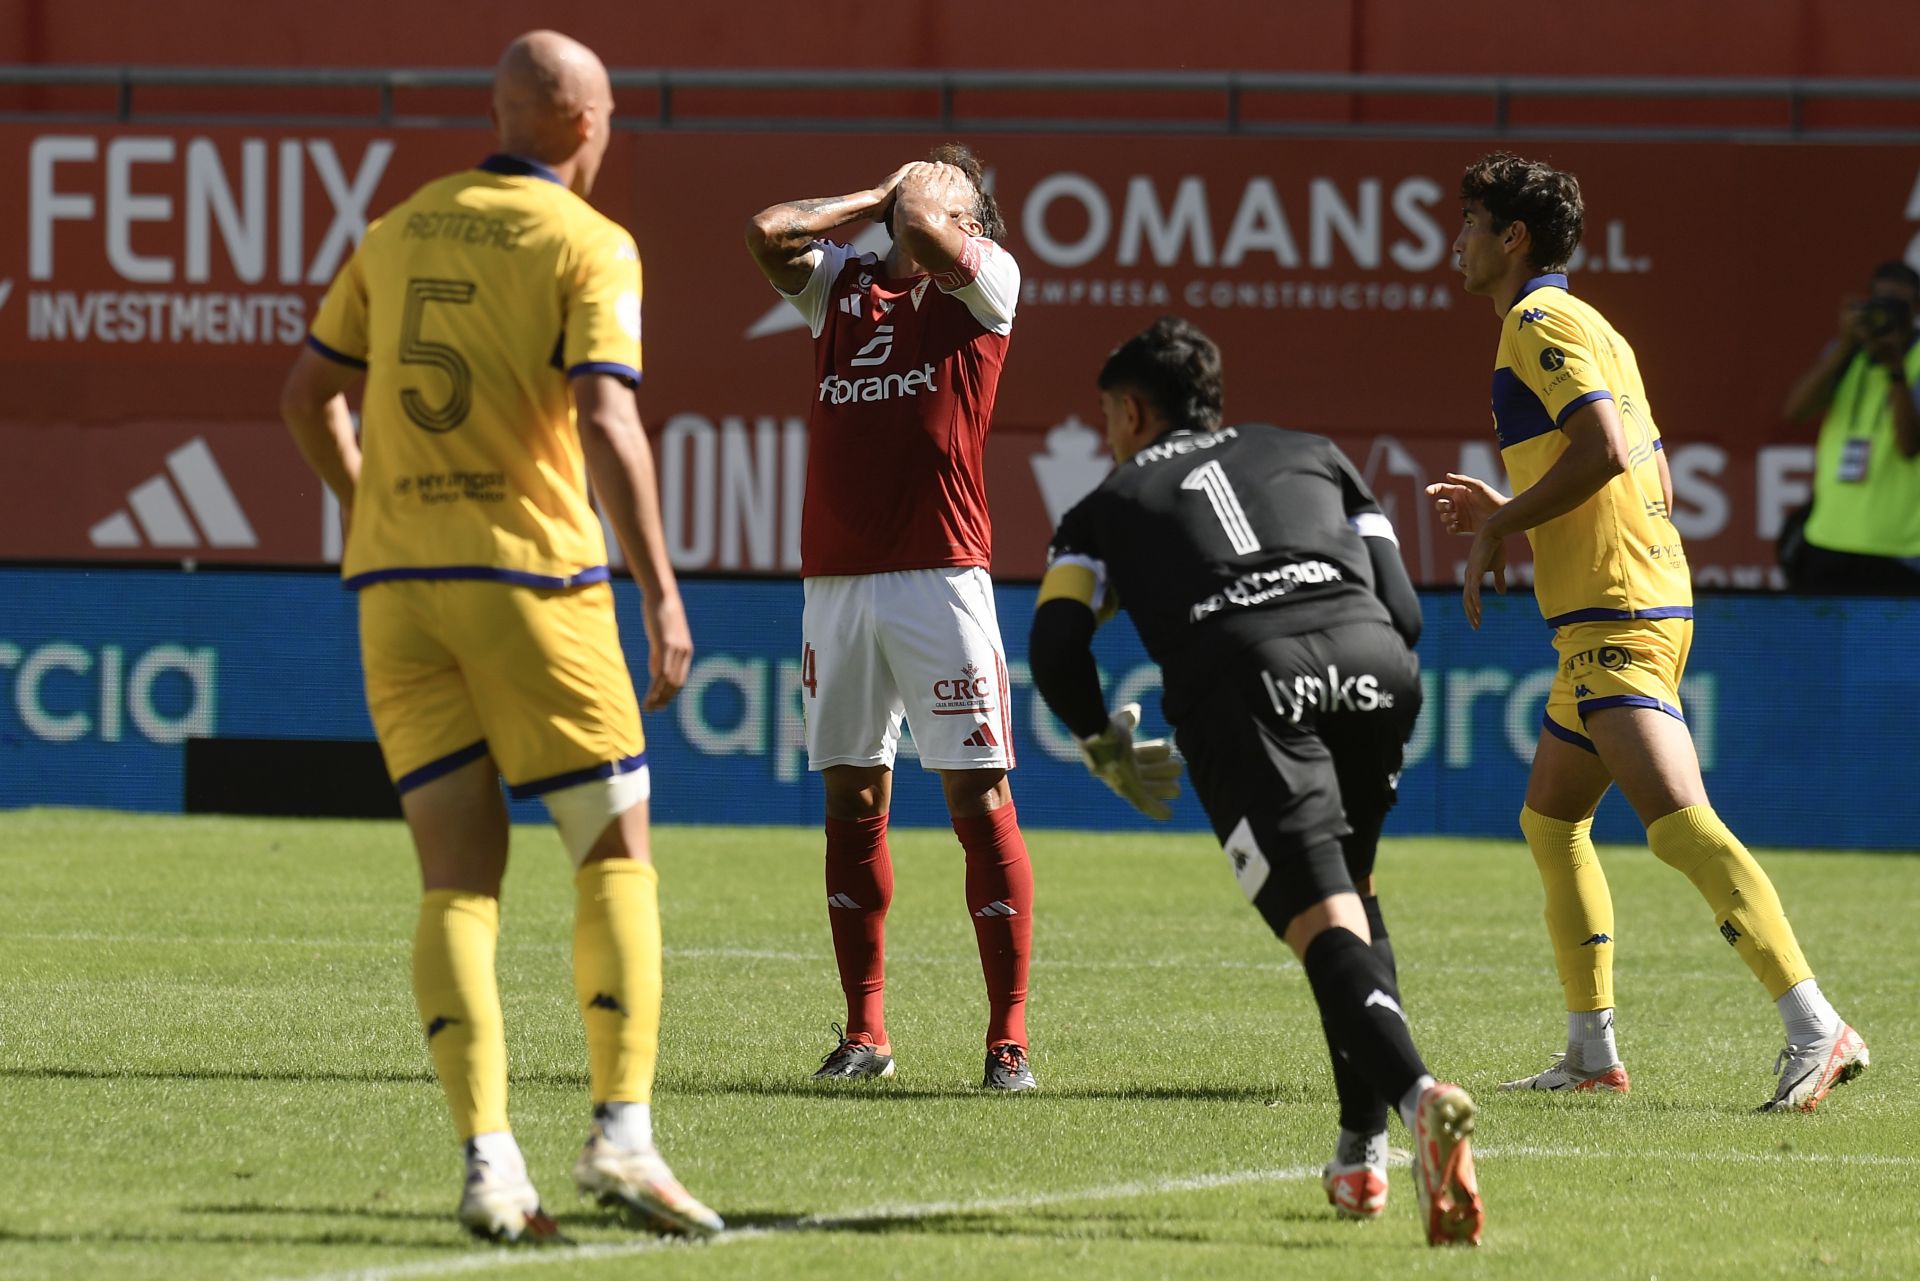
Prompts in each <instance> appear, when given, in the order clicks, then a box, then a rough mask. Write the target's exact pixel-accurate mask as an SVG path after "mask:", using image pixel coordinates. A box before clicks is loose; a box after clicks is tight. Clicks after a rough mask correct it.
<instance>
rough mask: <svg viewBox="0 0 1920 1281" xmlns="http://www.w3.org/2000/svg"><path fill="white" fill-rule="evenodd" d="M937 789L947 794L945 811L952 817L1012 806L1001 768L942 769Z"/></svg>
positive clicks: (1004, 775)
mask: <svg viewBox="0 0 1920 1281" xmlns="http://www.w3.org/2000/svg"><path fill="white" fill-rule="evenodd" d="M940 789H941V791H943V792H944V793H946V798H947V812H948V813H949V814H951V815H953V816H954V817H955V818H966V817H968V816H971V815H979V814H991V813H992V812H993V811H994V810H997V809H999V808H1000V807H1001V806H1002V805H1010V804H1012V803H1013V788H1012V787H1011V786H1010V785H1009V784H1008V782H1007V771H1005V770H1004V769H998V768H995V769H949V770H941V771H940Z"/></svg>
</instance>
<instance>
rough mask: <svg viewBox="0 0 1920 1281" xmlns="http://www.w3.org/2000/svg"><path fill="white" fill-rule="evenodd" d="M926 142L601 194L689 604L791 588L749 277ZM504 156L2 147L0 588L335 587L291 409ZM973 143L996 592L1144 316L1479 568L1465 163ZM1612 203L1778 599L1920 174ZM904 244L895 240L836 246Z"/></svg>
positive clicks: (1707, 160)
mask: <svg viewBox="0 0 1920 1281" xmlns="http://www.w3.org/2000/svg"><path fill="white" fill-rule="evenodd" d="M932 141H934V140H933V139H930V138H913V137H903V136H886V137H875V136H864V135H840V134H835V135H825V136H809V135H792V136H774V137H769V136H749V135H702V134H642V135H623V136H622V137H621V139H620V140H619V141H618V144H617V146H616V149H615V151H614V152H613V153H612V155H611V156H610V158H609V160H608V163H607V165H606V168H605V170H604V173H605V177H604V178H603V180H602V185H601V187H600V189H599V190H598V191H596V193H595V200H596V203H597V204H598V205H600V206H601V207H602V208H603V209H605V210H607V211H608V212H609V213H611V214H612V215H613V216H615V217H618V218H620V219H622V220H623V221H625V222H626V223H627V224H628V225H629V226H631V227H632V228H633V230H634V232H635V234H636V236H637V237H638V239H639V242H640V246H641V253H642V258H643V260H644V263H645V269H646V342H647V347H646V362H647V376H646V379H645V381H644V383H643V385H642V388H641V391H640V401H641V408H642V410H643V411H644V413H645V415H646V418H647V421H648V424H649V427H650V429H651V431H652V433H653V436H654V441H655V448H656V451H657V453H658V455H659V458H660V464H661V474H662V482H663V488H664V490H665V495H666V511H667V518H668V525H669V538H670V540H671V543H672V551H673V553H674V557H675V560H676V562H677V563H678V564H679V565H680V566H681V567H682V568H683V569H686V570H690V571H716V572H759V573H783V572H791V571H792V570H793V569H794V568H795V567H796V566H797V564H798V549H797V547H796V546H795V539H796V536H797V532H798V526H799V521H798V516H799V510H798V504H799V501H800V493H801V486H800V478H801V468H802V467H803V465H804V459H805V449H806V438H805V429H804V423H805V418H806V412H807V406H808V403H809V399H810V397H811V396H812V395H814V394H815V390H816V389H815V388H814V386H813V382H812V378H811V365H810V361H809V358H808V353H807V350H806V347H807V338H806V334H805V331H804V329H801V328H800V327H799V326H798V323H797V320H796V318H795V317H793V316H792V315H791V314H790V313H789V312H788V310H787V309H786V308H785V307H784V306H783V305H782V304H780V303H779V301H778V299H777V298H776V297H775V296H774V295H773V293H772V292H771V290H770V289H769V288H768V287H767V286H766V285H765V283H764V282H763V281H762V280H761V278H760V277H759V274H758V273H757V271H756V270H755V269H754V267H753V265H752V263H751V262H750V261H749V259H748V258H747V256H746V254H745V252H744V250H743V249H742V247H741V238H740V232H741V226H742V223H743V221H744V219H745V217H746V216H747V215H748V214H750V213H752V212H753V211H755V210H756V209H758V208H760V207H762V206H764V205H766V204H769V203H772V202H773V201H775V200H779V199H790V198H796V197H800V196H808V195H823V194H835V193H838V192H841V191H844V190H848V189H851V188H855V187H859V186H863V185H865V184H867V183H869V182H872V181H875V180H877V179H878V178H879V177H880V176H881V175H882V174H884V173H886V172H888V171H889V170H891V169H892V168H893V167H895V166H896V165H897V164H898V163H900V162H901V161H903V160H905V159H909V158H912V157H913V156H914V155H916V154H918V153H920V152H922V151H923V150H924V149H925V147H926V146H927V145H928V144H929V143H931V142H932ZM486 150H487V140H486V138H484V137H483V136H480V135H478V134H469V133H464V132H451V131H416V130H387V131H380V130H371V129H354V130H349V129H314V130H299V129H292V130H290V129H283V128H274V129H268V128H244V127H211V128H177V129H176V128H139V127H130V128H123V129H105V128H80V127H63V126H60V125H43V126H25V125H16V126H7V127H0V174H6V175H9V176H10V177H11V180H12V185H13V189H14V190H15V191H16V192H17V193H19V194H18V195H17V196H16V199H14V200H13V201H9V202H7V203H6V204H5V205H4V206H3V207H0V376H4V378H5V380H6V386H7V388H8V395H7V396H6V398H5V401H4V403H3V404H0V450H4V454H3V455H0V456H4V458H5V459H6V460H7V461H6V469H7V474H8V482H9V483H8V485H7V493H8V498H7V500H6V502H5V503H4V504H0V557H5V558H63V559H70V558H141V559H165V560H179V559H183V558H193V559H197V560H234V561H253V562H268V563H316V562H321V561H324V560H327V559H329V558H330V556H331V555H332V554H333V553H334V552H335V550H336V548H335V546H334V540H333V539H332V538H331V536H330V535H331V524H330V513H329V512H328V511H327V509H326V507H325V504H324V502H323V498H322V495H321V494H320V492H319V489H318V487H317V485H316V484H315V482H313V481H312V479H311V478H310V477H309V476H308V475H307V473H306V472H305V470H304V468H303V466H302V465H301V463H300V460H299V458H298V457H297V455H296V454H295V452H294V450H293V448H292V446H291V444H290V443H289V442H288V440H287V439H286V437H285V434H284V432H283V431H282V429H281V428H280V426H279V424H278V420H277V415H276V410H275V403H276V397H277V392H278V387H279V382H280V378H281V376H282V374H283V372H284V370H285V368H286V366H287V363H288V362H289V360H290V359H291V358H292V354H293V352H294V350H295V346H296V345H297V344H298V342H299V341H300V340H301V338H302V336H303V335H304V332H305V327H306V323H307V320H308V318H309V316H310V315H311V314H312V310H313V308H314V306H315V305H316V304H317V302H318V299H319V296H320V294H321V292H322V291H323V289H324V287H325V284H326V281H327V280H328V279H329V278H330V277H331V275H332V273H333V272H334V271H335V270H336V269H337V268H338V266H339V265H340V263H341V262H342V261H343V260H344V256H345V255H346V254H347V253H349V252H350V251H351V248H352V245H353V244H354V243H355V242H356V240H357V238H358V236H359V235H360V233H361V232H362V230H363V229H364V226H365V223H366V220H367V219H368V218H369V217H371V216H375V215H377V214H378V213H379V211H381V210H382V209H384V208H385V207H387V206H388V205H391V204H392V203H394V202H395V201H396V200H398V199H399V198H400V197H402V196H403V195H405V194H406V193H407V192H408V191H409V190H410V189H411V188H412V187H413V186H415V185H416V184H418V183H420V182H422V181H424V180H425V179H427V178H429V177H431V176H434V175H436V174H438V173H441V172H444V171H446V170H449V169H454V168H458V167H460V166H461V165H463V164H469V163H472V161H474V160H475V159H477V158H478V157H479V156H480V155H481V154H483V153H484V152H485V151H486ZM982 150H983V152H984V155H985V158H986V160H987V162H988V163H989V165H990V166H991V169H992V178H993V186H994V189H995V192H996V195H997V198H998V199H999V201H1000V203H1001V206H1002V208H1003V210H1004V212H1005V215H1006V220H1007V224H1008V228H1009V247H1010V248H1011V249H1012V250H1013V252H1014V254H1015V255H1016V256H1017V258H1018V259H1019V261H1020V264H1021V266H1022V269H1023V271H1024V275H1025V283H1024V290H1023V295H1022V300H1021V307H1020V313H1019V317H1018V319H1017V321H1016V325H1015V330H1014V342H1013V349H1012V354H1011V356H1010V359H1009V362H1008V366H1007V372H1006V375H1005V381H1004V383H1003V386H1002V391H1001V397H1000V405H999V412H998V416H997V421H996V424H995V433H994V443H993V445H992V447H991V449H990V452H989V468H990V474H989V484H990V487H991V498H992V501H993V504H994V513H995V523H996V566H995V567H996V569H997V570H998V571H999V572H1000V573H1002V574H1003V575H1008V576H1013V577H1026V576H1032V575H1034V574H1037V572H1038V571H1039V569H1040V566H1041V559H1042V554H1043V550H1044V546H1045V542H1046V537H1047V533H1048V530H1049V529H1050V527H1051V523H1052V520H1053V518H1054V516H1055V515H1057V513H1058V512H1059V511H1060V510H1061V509H1062V508H1063V506H1064V505H1065V504H1066V503H1068V502H1070V501H1071V500H1072V499H1073V498H1074V497H1075V496H1077V495H1078V494H1079V493H1080V492H1084V490H1085V489H1086V488H1087V487H1088V486H1090V485H1091V484H1092V483H1094V482H1095V481H1097V480H1098V478H1099V476H1100V475H1101V474H1102V472H1103V470H1104V467H1105V461H1104V459H1105V454H1104V449H1103V446H1102V443H1101V439H1100V435H1099V431H1098V424H1097V420H1096V414H1095V408H1096V402H1095V398H1094V392H1093V389H1092V379H1093V376H1094V373H1095V371H1096V370H1097V369H1098V367H1099V364H1100V361H1101V359H1102V358H1103V357H1104V355H1105V353H1106V352H1107V351H1108V350H1110V349H1111V348H1112V347H1113V346H1114V345H1115V344H1116V343H1117V342H1119V341H1120V340H1121V339H1123V338H1125V337H1126V336H1127V335H1128V334H1130V333H1131V332H1133V331H1135V330H1136V329H1138V328H1139V327H1141V326H1142V325H1144V324H1146V323H1147V322H1149V321H1150V320H1151V319H1153V318H1154V317H1155V316H1157V315H1160V314H1163V313H1166V312H1178V313H1182V314H1185V315H1188V316H1189V317H1191V318H1192V319H1194V320H1195V321H1196V322H1198V323H1199V324H1200V325H1201V326H1202V327H1203V328H1205V329H1206V330H1207V331H1208V332H1209V333H1211V334H1212V335H1213V336H1214V337H1215V338H1216V339H1217V340H1218V341H1219V342H1220V344H1221V346H1222V348H1223V350H1224V351H1225V354H1226V361H1227V395H1228V414H1229V417H1230V418H1232V419H1235V420H1239V421H1266V422H1276V423H1282V424H1285V425H1289V426H1296V427H1303V428H1309V429H1313V430H1317V431H1323V432H1326V433H1328V434H1330V435H1333V436H1334V437H1335V438H1336V439H1338V440H1340V441H1341V443H1342V444H1343V445H1345V446H1346V448H1347V449H1348V452H1349V453H1350V454H1351V455H1352V456H1353V458H1354V461H1355V462H1356V463H1357V464H1358V465H1360V467H1361V468H1362V470H1363V472H1364V473H1365V474H1366V475H1367V476H1368V478H1369V479H1370V481H1371V482H1372V483H1373V484H1374V485H1375V487H1376V488H1377V489H1378V490H1379V492H1380V493H1381V496H1382V498H1383V499H1384V500H1385V501H1386V503H1387V505H1388V506H1389V507H1390V509H1392V510H1393V512H1394V514H1395V516H1396V519H1397V522H1398V523H1399V525H1400V526H1401V528H1402V534H1403V544H1404V546H1405V548H1406V551H1407V557H1408V561H1409V564H1410V567H1411V568H1412V569H1413V571H1414V573H1415V576H1416V577H1417V578H1419V579H1421V580H1422V581H1425V582H1429V583H1444V582H1448V581H1451V580H1452V578H1453V576H1454V574H1455V562H1456V559H1457V557H1458V555H1459V554H1460V550H1461V549H1460V547H1458V546H1457V545H1455V544H1453V543H1451V542H1449V541H1448V540H1445V539H1444V538H1443V537H1442V536H1441V535H1440V534H1439V531H1438V530H1437V528H1435V527H1434V526H1433V525H1432V524H1431V523H1430V522H1429V521H1428V520H1427V518H1426V516H1425V513H1424V509H1423V505H1422V504H1420V503H1418V502H1416V501H1415V500H1414V496H1415V495H1416V494H1417V493H1418V489H1419V487H1420V485H1421V484H1423V483H1424V482H1425V481H1426V480H1429V479H1432V478H1434V477H1436V476H1438V475H1439V474H1441V473H1442V472H1445V471H1447V470H1449V469H1462V468H1464V469H1466V470H1470V471H1475V472H1478V473H1480V474H1483V475H1484V474H1489V473H1491V474H1493V475H1495V476H1497V475H1498V457H1497V453H1496V451H1495V449H1494V445H1493V439H1492V434H1491V430H1490V427H1489V422H1488V411H1487V390H1488V380H1489V376H1490V370H1491V365H1492V357H1493V349H1494V343H1495V339H1496V319H1495V315H1494V312H1493V309H1492V307H1491V306H1490V305H1489V303H1488V302H1487V301H1486V300H1484V299H1478V298H1472V297H1468V296H1466V295H1464V294H1462V293H1461V292H1460V288H1459V283H1458V277H1457V275H1456V274H1455V273H1454V271H1453V269H1452V266H1451V254H1450V245H1451V242H1452V238H1453V233H1454V229H1455V225H1456V222H1457V205H1456V200H1455V197H1454V194H1453V191H1454V184H1455V181H1456V178H1457V175H1458V173H1459V171H1460V169H1461V167H1462V165H1463V164H1464V163H1465V162H1467V161H1468V160H1470V159H1472V158H1473V156H1474V155H1476V154H1477V152H1478V151H1479V150H1480V148H1479V147H1478V146H1476V145H1475V144H1473V143H1460V142H1444V141H1401V142H1384V141H1383V142H1366V141H1332V140H1297V141H1295V140H1288V141H1279V140H1252V139H1233V138H1122V137H1076V138H1073V139H1071V140H1062V139H1060V138H1052V137H1043V136H1008V137H997V138H992V139H988V140H986V141H985V142H984V143H983V147H982ZM1543 150H1544V152H1545V154H1547V155H1549V156H1550V158H1552V159H1553V160H1554V161H1555V162H1556V163H1559V164H1561V165H1563V166H1565V167H1569V168H1571V169H1573V170H1574V171H1575V172H1577V173H1578V174H1579V175H1580V177H1581V179H1582V182H1583V184H1584V186H1585V190H1586V193H1587V198H1588V201H1589V208H1588V223H1587V234H1586V240H1585V243H1584V245H1583V247H1582V250H1581V254H1580V256H1579V258H1578V259H1576V262H1575V264H1574V271H1573V275H1574V280H1575V288H1576V289H1577V290H1578V291H1580V292H1581V293H1583V294H1585V295H1586V296H1588V297H1590V298H1591V299H1593V300H1594V301H1595V302H1596V303H1597V304H1598V305H1599V306H1600V307H1602V308H1603V309H1604V310H1605V311H1606V312H1607V313H1608V315H1609V316H1610V317H1611V318H1612V319H1613V321H1614V323H1615V324H1616V325H1617V326H1618V327H1619V328H1620V329H1621V330H1622V331H1623V332H1624V333H1625V334H1626V335H1627V336H1628V337H1629V339H1630V340H1632V342H1633V343H1634V345H1635V348H1636V350H1637V352H1638V354H1639V358H1640V363H1641V367H1642V370H1643V372H1644V374H1645V376H1646V380H1647V383H1648V387H1649V392H1650V397H1651V399H1652V402H1653V405H1652V407H1653V411H1654V415H1655V417H1656V419H1657V420H1658V422H1659V423H1660V426H1661V429H1662V431H1663V432H1664V433H1665V435H1666V437H1667V439H1668V442H1669V448H1670V451H1671V452H1670V455H1669V456H1670V458H1671V460H1672V463H1673V471H1674V476H1675V483H1676V489H1677V491H1678V493H1677V497H1678V503H1677V519H1678V521H1679V523H1680V526H1681V529H1682V532H1683V533H1684V534H1685V535H1686V536H1687V538H1688V539H1689V548H1690V554H1691V557H1692V560H1693V563H1694V567H1695V573H1696V577H1697V578H1698V579H1699V580H1700V581H1702V582H1704V583H1708V584H1732V585H1740V586H1760V585H1764V584H1765V583H1766V582H1767V581H1769V580H1768V567H1769V566H1770V565H1771V562H1772V555H1771V540H1772V537H1773V535H1774V534H1775V532H1776V531H1777V529H1778V525H1779V520H1780V517H1781V515H1782V514H1783V513H1784V512H1785V511H1786V510H1787V509H1789V508H1791V507H1792V506H1794V505H1795V504H1796V503H1798V502H1799V501H1802V500H1803V498H1804V496H1805V493H1806V488H1807V469H1808V466H1809V464H1810V455H1811V450H1810V444H1811V439H1812V434H1811V429H1809V428H1796V427H1792V426H1789V425H1786V424H1782V423H1781V422H1780V421H1779V419H1778V412H1777V411H1778V405H1779V402H1780V399H1781V397H1782V395H1783V394H1784V392H1785V390H1786V388H1787V386H1788V384H1789V383H1791V381H1792V380H1793V378H1794V377H1795V375H1796V374H1797V373H1798V372H1799V370H1800V369H1801V368H1802V367H1803V366H1805V365H1806V364H1807V363H1809V362H1810V361H1811V360H1812V358H1813V357H1814V355H1815V354H1816V353H1817V352H1818V350H1819V348H1820V345H1821V344H1822V343H1823V342H1824V341H1825V340H1826V338H1827V337H1828V335H1829V334H1830V333H1831V332H1832V329H1833V324H1834V315H1835V312H1836V309H1837V305H1838V302H1839V299H1840V297H1841V296H1842V295H1843V294H1845V293H1848V292H1857V291H1858V289H1859V288H1860V287H1861V286H1862V285H1863V283H1864V279H1865V276H1866V274H1867V272H1868V270H1869V269H1870V268H1871V267H1872V266H1873V264H1874V263H1876V262H1878V261H1879V260H1881V259H1884V258H1888V257H1896V256H1900V255H1902V254H1906V255H1908V256H1909V257H1920V249H1916V247H1915V246H1916V244H1917V243H1920V242H1916V231H1920V225H1917V224H1920V182H1917V181H1916V179H1917V177H1920V153H1916V152H1915V151H1914V150H1913V149H1910V148H1896V147H1821V146H1803V147H1791V146H1766V147H1760V146H1735V145H1726V144H1720V145H1707V144H1685V143H1667V144H1649V143H1637V144H1633V143H1571V142H1569V143H1556V144H1553V145H1551V146H1550V147H1545V148H1543ZM849 234H850V235H851V236H852V237H853V238H854V239H856V242H857V243H859V244H861V245H863V246H866V245H869V244H871V245H874V246H875V247H881V248H884V233H883V232H881V231H879V230H878V229H877V228H872V227H869V226H866V225H864V224H863V225H861V226H857V227H854V228H850V229H849Z"/></svg>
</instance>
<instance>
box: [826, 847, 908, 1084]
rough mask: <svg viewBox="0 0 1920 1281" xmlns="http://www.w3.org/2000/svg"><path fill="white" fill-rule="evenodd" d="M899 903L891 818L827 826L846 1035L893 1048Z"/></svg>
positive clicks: (830, 901) (831, 916) (830, 903)
mask: <svg viewBox="0 0 1920 1281" xmlns="http://www.w3.org/2000/svg"><path fill="white" fill-rule="evenodd" d="M892 902H893V860H892V859H890V858H889V857H888V856H887V816H886V815H885V814H882V815H880V816H879V817H877V818H829V819H828V820H827V920H828V921H829V922H830V923H831V924H832V926H833V957H834V960H835V962H837V963H838V965H839V967H840V988H841V990H842V991H844V992H845V993H846V994H847V1027H846V1035H847V1037H848V1038H849V1039H851V1040H865V1041H867V1042H869V1043H871V1044H873V1045H881V1046H884V1045H886V1044H887V1020H886V1013H885V1009H886V993H885V989H886V985H887V942H886V940H887V906H888V904H890V903H892Z"/></svg>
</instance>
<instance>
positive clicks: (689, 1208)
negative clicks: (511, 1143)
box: [573, 1121, 727, 1237]
mask: <svg viewBox="0 0 1920 1281" xmlns="http://www.w3.org/2000/svg"><path fill="white" fill-rule="evenodd" d="M573 1185H574V1186H575V1187H576V1188H578V1189H580V1195H581V1196H590V1197H593V1198H594V1199H596V1200H598V1201H599V1202H600V1204H601V1205H605V1206H612V1207H614V1208H617V1209H625V1210H630V1211H632V1212H633V1213H634V1214H637V1215H639V1216H640V1217H641V1218H642V1219H644V1220H646V1221H647V1222H648V1223H649V1224H651V1225H653V1226H654V1227H657V1228H659V1229H660V1230H661V1231H663V1232H677V1233H679V1234H680V1235H682V1236H690V1237H706V1236H712V1235H713V1234H714V1233H716V1232H720V1231H723V1230H725V1228H726V1226H727V1225H726V1223H725V1222H723V1221H722V1220H721V1218H720V1216H719V1215H717V1214H715V1213H714V1212H713V1211H712V1210H709V1209H708V1208H707V1207H706V1206H704V1205H702V1204H701V1203H700V1202H699V1201H696V1200H695V1199H694V1197H693V1194H692V1193H690V1192H688V1191H687V1190H686V1189H685V1188H684V1187H682V1186H680V1180H678V1179H676V1178H674V1177H673V1171H672V1170H670V1169H668V1168H667V1163H666V1161H665V1160H664V1159H662V1158H661V1156H660V1152H659V1150H658V1149H656V1148H651V1147H646V1148H637V1149H636V1148H623V1147H620V1146H619V1145H617V1144H615V1143H613V1142H611V1141H610V1140H609V1139H608V1138H607V1136H606V1135H605V1134H604V1133H603V1132H602V1131H601V1129H600V1124H599V1122H597V1121H596V1122H595V1123H594V1126H593V1129H592V1130H591V1131H590V1132H589V1133H588V1134H587V1145H586V1146H585V1147H583V1148H581V1149H580V1158H579V1160H577V1161H575V1162H574V1163H573Z"/></svg>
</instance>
